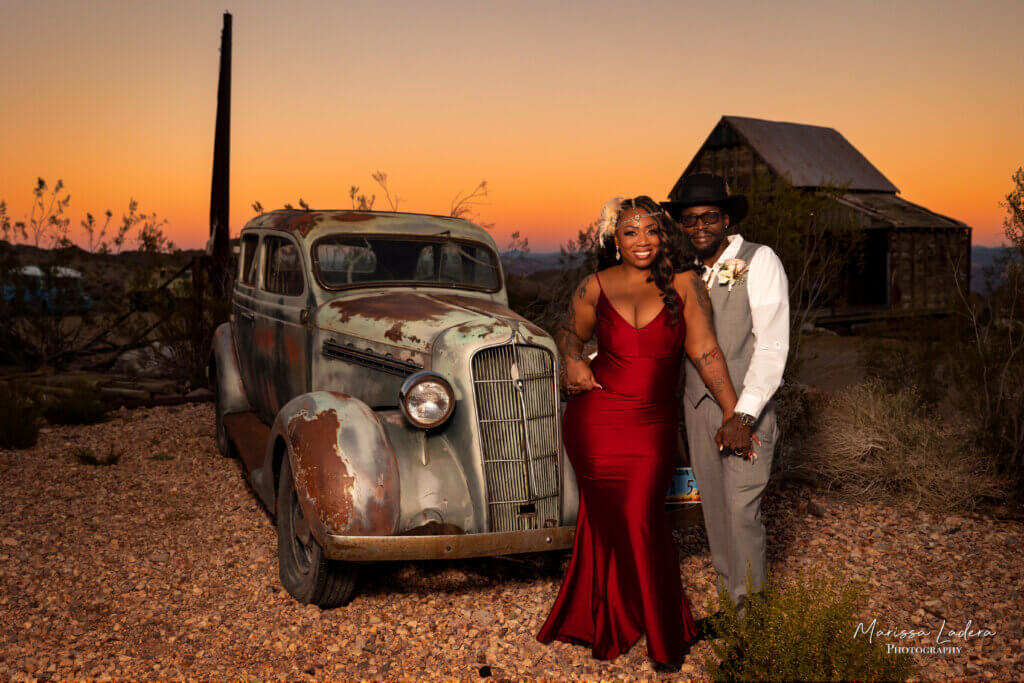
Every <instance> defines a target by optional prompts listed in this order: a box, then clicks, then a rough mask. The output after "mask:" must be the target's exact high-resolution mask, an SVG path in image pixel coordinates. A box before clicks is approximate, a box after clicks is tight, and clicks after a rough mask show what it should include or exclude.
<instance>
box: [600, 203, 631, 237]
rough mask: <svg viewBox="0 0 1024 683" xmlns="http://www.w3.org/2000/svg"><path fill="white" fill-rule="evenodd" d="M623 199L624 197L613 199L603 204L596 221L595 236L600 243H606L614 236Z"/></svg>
mask: <svg viewBox="0 0 1024 683" xmlns="http://www.w3.org/2000/svg"><path fill="white" fill-rule="evenodd" d="M625 199H626V198H625V197H613V198H611V199H609V200H608V201H607V202H605V205H604V208H602V209H601V217H600V218H599V219H598V220H597V234H598V237H600V238H601V241H602V242H606V241H607V240H608V238H609V237H611V236H612V235H614V234H615V223H616V221H617V220H618V218H619V209H621V208H622V202H623V201H625Z"/></svg>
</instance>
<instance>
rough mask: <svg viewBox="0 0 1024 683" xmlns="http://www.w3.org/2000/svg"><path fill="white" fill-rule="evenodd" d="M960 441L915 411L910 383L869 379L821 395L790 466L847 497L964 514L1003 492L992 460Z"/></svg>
mask: <svg viewBox="0 0 1024 683" xmlns="http://www.w3.org/2000/svg"><path fill="white" fill-rule="evenodd" d="M966 444H967V441H966V439H965V435H964V434H963V432H962V429H959V428H957V427H955V426H951V425H949V424H948V423H946V422H944V421H943V420H941V419H939V418H938V417H935V416H934V415H932V414H931V413H929V412H928V411H927V410H923V409H922V408H921V400H920V397H919V396H918V394H917V390H916V389H915V388H913V387H908V388H904V389H902V390H901V391H898V392H896V393H888V392H886V391H885V389H884V387H883V386H882V384H881V383H880V382H878V381H868V382H866V383H864V384H859V385H856V386H854V387H851V388H849V389H847V390H845V391H842V392H838V393H836V394H834V395H832V396H830V397H828V398H827V399H826V400H825V402H824V404H823V405H822V407H821V409H820V410H819V411H817V415H816V417H815V424H814V429H813V431H812V433H811V434H810V436H809V437H808V439H807V441H806V443H805V446H804V449H803V452H802V454H801V455H800V459H799V463H798V465H797V468H798V469H805V470H809V471H810V473H812V474H813V475H815V476H816V477H817V479H818V481H819V482H821V483H822V484H823V485H825V486H827V487H828V488H830V489H836V490H837V491H838V492H839V493H840V494H842V495H844V496H846V497H849V498H852V499H856V500H865V499H868V500H881V501H890V502H907V503H911V504H913V505H916V506H919V507H923V508H928V509H933V510H946V511H966V510H971V509H973V508H974V507H975V506H976V505H977V504H978V503H979V502H981V501H982V500H984V499H1001V498H1003V497H1005V496H1006V495H1007V493H1008V492H1009V489H1010V485H1009V482H1008V481H1007V479H1006V478H1004V477H1000V476H999V475H997V474H996V472H995V466H994V462H993V460H992V458H990V457H988V456H987V455H986V454H985V453H983V452H981V451H979V450H974V449H971V448H968V447H967V445H966Z"/></svg>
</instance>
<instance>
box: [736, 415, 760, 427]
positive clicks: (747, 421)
mask: <svg viewBox="0 0 1024 683" xmlns="http://www.w3.org/2000/svg"><path fill="white" fill-rule="evenodd" d="M733 416H734V417H738V418H739V419H740V422H741V423H742V424H743V426H744V427H746V428H747V429H753V428H754V425H755V424H757V418H756V417H754V416H753V415H748V414H747V413H733Z"/></svg>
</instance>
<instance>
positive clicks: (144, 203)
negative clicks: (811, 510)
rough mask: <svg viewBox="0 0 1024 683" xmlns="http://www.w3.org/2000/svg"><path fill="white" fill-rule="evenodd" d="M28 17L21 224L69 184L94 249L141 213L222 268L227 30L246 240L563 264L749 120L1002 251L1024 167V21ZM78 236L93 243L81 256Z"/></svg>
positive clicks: (19, 33) (876, 14)
mask: <svg viewBox="0 0 1024 683" xmlns="http://www.w3.org/2000/svg"><path fill="white" fill-rule="evenodd" d="M633 4H634V5H635V6H634V7H629V8H627V7H626V3H623V2H518V1H507V2H481V1H479V0H476V1H466V2H454V1H451V2H449V1H446V0H432V1H430V2H426V1H422V0H421V1H415V2H413V1H410V2H399V1H391V2H370V1H367V2H345V1H342V0H338V1H334V2H327V1H323V2H314V1H305V2H302V1H299V2H289V3H283V2H270V1H266V2H258V1H248V2H242V1H239V0H235V1H234V2H228V3H213V2H199V1H195V0H193V1H184V0H176V1H175V2H148V1H140V0H133V1H127V0H123V1H115V0H107V1H102V0H95V1H92V2H85V1H84V0H83V1H75V2H57V1H53V0H47V1H39V0H3V5H2V7H3V9H2V13H0V17H2V18H0V64H2V65H3V68H2V69H0V121H2V126H0V199H3V200H6V201H7V204H8V207H9V209H8V213H9V215H10V216H11V217H12V219H14V220H18V219H21V218H22V217H24V215H25V214H26V213H27V212H28V210H29V206H30V201H31V190H32V187H33V185H34V184H35V180H36V177H37V176H41V177H43V178H45V179H47V181H49V182H50V183H51V184H52V183H55V182H56V180H57V179H58V178H60V179H62V180H63V181H64V184H65V186H66V187H67V189H68V191H69V192H70V194H71V206H70V216H71V218H72V225H73V226H77V225H78V221H79V220H80V219H81V218H82V217H83V216H84V214H85V212H86V211H90V212H92V213H94V214H99V213H102V212H103V211H104V210H105V209H107V208H109V209H111V210H113V211H114V213H115V215H120V213H122V212H123V211H125V210H126V207H127V204H128V200H129V198H130V197H134V198H135V199H136V200H138V202H139V205H140V208H141V209H142V210H143V211H146V212H154V211H155V212H156V213H157V214H158V215H159V216H160V217H162V218H166V219H167V220H168V225H167V228H166V229H167V231H168V232H169V234H170V236H171V238H172V239H173V240H174V241H175V242H176V243H178V245H179V246H182V247H197V246H202V245H203V244H205V242H206V239H207V235H208V230H209V219H208V213H209V192H210V172H211V160H212V150H213V128H214V113H215V108H216V89H217V65H218V50H219V41H220V30H221V14H222V12H223V11H224V10H229V11H231V12H232V14H233V16H234V84H233V93H232V141H231V142H232V159H231V162H232V164H231V169H232V170H231V199H232V201H231V231H232V234H233V235H234V234H237V232H238V230H239V229H240V228H241V226H242V225H243V224H244V223H245V222H246V221H247V220H248V219H249V218H251V217H252V216H253V211H252V209H251V206H250V205H251V204H252V202H253V201H256V200H259V201H260V202H261V203H262V204H263V205H264V206H265V207H268V208H277V207H280V206H281V205H282V204H284V203H285V202H291V203H297V201H298V199H299V198H300V197H302V198H303V199H305V200H306V201H307V202H308V203H309V204H310V205H311V206H312V207H313V208H350V206H351V204H350V200H349V197H348V188H349V187H350V186H352V185H358V186H359V187H360V188H361V190H362V191H364V192H366V193H368V194H372V193H376V194H377V195H378V196H377V200H376V204H375V208H378V209H387V208H389V207H388V205H387V202H386V201H385V200H384V198H383V196H382V192H381V191H380V190H379V188H378V187H376V186H375V184H374V181H373V180H372V178H371V177H370V174H371V173H373V172H374V171H377V170H381V171H384V172H386V173H387V174H388V177H389V181H390V186H391V189H392V191H393V193H397V195H398V196H399V197H400V198H401V199H400V202H399V206H398V208H399V210H403V211H418V212H425V213H447V212H448V210H449V207H450V204H451V201H452V198H453V197H454V196H455V195H456V194H457V193H460V192H463V193H464V192H468V191H469V190H471V189H472V188H473V187H474V186H475V185H476V184H477V183H478V182H479V181H480V180H484V179H486V180H487V182H488V185H489V187H490V195H489V196H488V197H487V198H486V200H485V201H486V203H485V204H484V205H482V206H480V207H479V211H478V216H479V220H481V221H484V222H488V223H493V224H494V228H493V233H494V236H495V239H496V240H497V242H498V244H499V246H504V245H505V244H507V242H508V236H509V234H510V233H511V232H512V231H513V230H520V231H521V232H522V233H523V234H524V235H525V236H527V237H529V239H530V244H531V247H532V249H533V250H534V251H544V250H548V249H553V248H556V247H557V245H558V244H560V243H562V242H564V241H565V240H566V239H568V238H569V237H572V236H574V235H575V233H576V231H577V229H578V228H580V227H582V226H584V225H586V224H587V223H589V222H590V221H592V220H594V219H595V218H596V217H597V214H598V212H599V210H600V207H601V205H602V204H603V203H604V202H605V200H606V199H608V198H609V197H611V196H614V195H619V194H621V195H634V194H650V195H652V196H654V197H655V198H656V199H664V198H665V196H666V195H667V193H668V190H669V189H670V188H671V187H672V185H673V183H674V182H675V180H676V178H677V177H678V176H679V174H680V173H681V171H682V170H683V168H684V167H685V165H686V164H687V162H689V160H690V159H691V158H692V156H693V154H694V153H695V152H696V151H697V149H698V147H699V146H700V144H701V143H702V142H703V140H704V138H705V137H706V136H707V134H708V133H709V132H710V130H711V129H712V127H713V126H714V124H715V123H716V122H717V121H718V119H719V118H720V117H721V116H722V115H723V114H732V115H738V116H751V117H757V118H765V119H771V120H779V121H793V122H798V123H810V124H816V125H824V126H831V127H833V128H835V129H837V130H838V131H839V132H840V133H842V134H843V135H844V136H846V138H847V139H848V140H849V141H850V142H851V143H852V144H853V145H854V146H855V147H857V148H858V149H859V150H860V151H861V152H862V153H863V154H864V155H865V156H866V157H867V158H868V159H869V160H871V162H872V163H874V164H875V166H877V167H878V168H879V170H881V171H882V173H883V174H885V175H886V177H888V178H889V179H890V180H891V181H892V182H893V183H894V184H895V185H896V186H897V187H898V188H899V189H900V191H901V196H903V197H904V198H906V199H909V200H910V201H913V202H916V203H918V204H923V205H924V206H926V207H928V208H929V209H932V210H933V211H937V212H939V213H942V214H946V215H949V216H952V217H954V218H956V219H958V220H961V221H964V222H966V223H968V224H969V225H971V226H972V227H973V228H974V229H975V232H974V243H975V244H988V245H991V244H998V243H1000V242H1001V235H1000V231H1001V225H1002V217H1003V213H1004V212H1003V210H1002V209H1001V208H1000V206H999V204H998V203H999V201H1000V199H1001V198H1002V197H1003V195H1005V194H1006V193H1007V192H1008V191H1009V190H1010V176H1011V174H1012V172H1013V171H1014V170H1015V169H1016V168H1017V167H1018V166H1021V165H1024V51H1022V50H1021V49H1020V45H1019V39H1020V26H1021V23H1022V20H1024V2H1022V1H1021V0H1011V1H1007V2H984V1H982V2H970V3H967V2H962V1H958V2H898V1H897V2H892V0H888V1H886V2H849V0H846V1H844V2H825V1H823V0H814V1H813V2H715V3H709V2H699V3H696V2H694V3H691V2H638V3H633ZM73 235H74V236H77V235H78V231H75V232H74V233H73Z"/></svg>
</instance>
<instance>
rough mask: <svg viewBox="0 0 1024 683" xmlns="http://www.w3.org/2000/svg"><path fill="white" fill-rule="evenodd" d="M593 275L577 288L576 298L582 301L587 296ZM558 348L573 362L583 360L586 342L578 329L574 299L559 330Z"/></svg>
mask: <svg viewBox="0 0 1024 683" xmlns="http://www.w3.org/2000/svg"><path fill="white" fill-rule="evenodd" d="M592 277H594V276H593V275H588V276H587V277H585V278H584V279H583V281H582V282H580V284H579V286H578V287H577V288H576V294H575V297H574V298H579V299H580V300H582V299H583V297H584V296H585V295H586V290H587V283H589V282H590V279H591V278H592ZM556 341H557V343H558V348H559V350H560V351H561V352H562V355H563V356H565V357H566V358H571V359H573V360H579V361H582V360H583V346H584V340H583V339H582V338H581V337H580V335H579V332H578V331H577V327H576V303H575V301H574V300H573V299H570V300H569V306H568V310H566V312H565V317H564V318H563V319H562V323H561V324H560V325H559V329H558V339H557V340H556Z"/></svg>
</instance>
